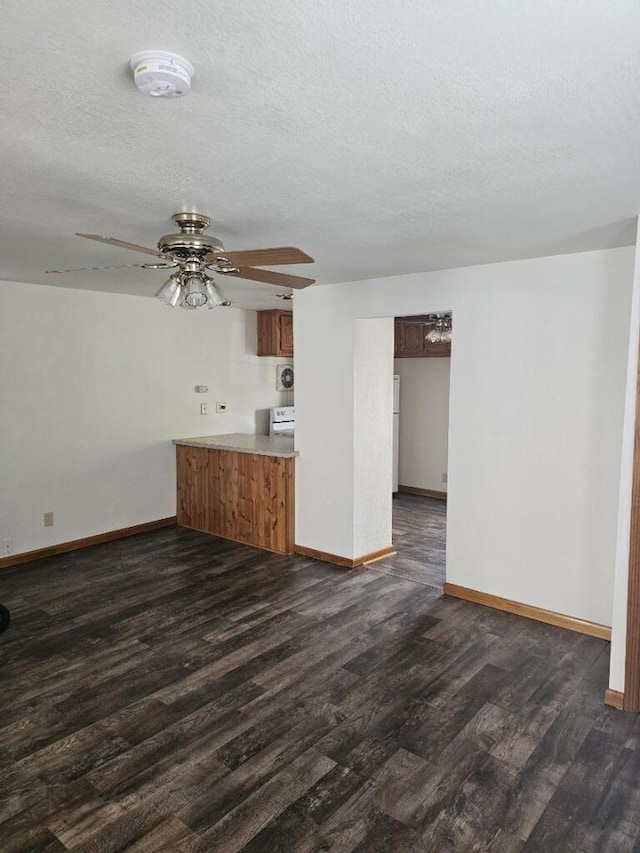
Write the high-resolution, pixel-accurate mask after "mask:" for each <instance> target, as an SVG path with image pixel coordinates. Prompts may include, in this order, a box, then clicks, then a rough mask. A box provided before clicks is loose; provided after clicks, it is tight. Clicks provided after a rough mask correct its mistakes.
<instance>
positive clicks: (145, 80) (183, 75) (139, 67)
mask: <svg viewBox="0 0 640 853" xmlns="http://www.w3.org/2000/svg"><path fill="white" fill-rule="evenodd" d="M129 65H130V66H131V70H132V71H133V79H134V81H135V84H136V86H137V87H138V89H139V90H140V91H141V92H142V94H143V95H151V97H152V98H179V97H180V96H181V95H186V94H188V93H189V92H190V91H191V78H192V77H193V75H194V72H195V69H194V67H193V65H192V64H191V63H190V62H189V60H188V59H184V58H183V57H182V56H178V55H177V54H176V53H168V52H167V51H166V50H141V51H140V52H139V53H134V54H133V56H132V57H131V59H130V60H129Z"/></svg>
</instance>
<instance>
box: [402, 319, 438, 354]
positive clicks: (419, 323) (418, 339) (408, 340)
mask: <svg viewBox="0 0 640 853" xmlns="http://www.w3.org/2000/svg"><path fill="white" fill-rule="evenodd" d="M432 328H433V321H429V320H428V319H427V318H426V317H424V318H422V317H396V346H395V357H396V358H445V357H447V356H450V355H451V344H450V343H449V344H431V343H429V342H428V341H427V340H426V337H427V335H428V334H429V332H430V331H431V329H432Z"/></svg>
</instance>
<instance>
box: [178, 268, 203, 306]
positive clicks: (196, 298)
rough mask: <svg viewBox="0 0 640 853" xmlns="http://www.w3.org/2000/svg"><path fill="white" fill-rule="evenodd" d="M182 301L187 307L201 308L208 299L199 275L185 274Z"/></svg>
mask: <svg viewBox="0 0 640 853" xmlns="http://www.w3.org/2000/svg"><path fill="white" fill-rule="evenodd" d="M182 286H183V288H184V301H185V304H186V305H188V306H189V308H201V307H202V306H203V305H206V303H207V300H208V298H209V297H208V295H207V291H206V289H205V283H204V281H203V280H202V278H201V277H200V276H199V275H187V276H186V277H185V279H184V282H183V285H182Z"/></svg>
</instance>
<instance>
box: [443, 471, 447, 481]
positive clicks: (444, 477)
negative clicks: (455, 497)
mask: <svg viewBox="0 0 640 853" xmlns="http://www.w3.org/2000/svg"><path fill="white" fill-rule="evenodd" d="M442 482H443V483H446V482H447V472H446V471H443V472H442Z"/></svg>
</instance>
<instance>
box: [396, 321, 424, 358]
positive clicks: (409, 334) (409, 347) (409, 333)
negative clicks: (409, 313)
mask: <svg viewBox="0 0 640 853" xmlns="http://www.w3.org/2000/svg"><path fill="white" fill-rule="evenodd" d="M425 333H426V328H425V325H424V323H397V324H396V357H398V356H400V357H402V356H416V355H422V353H423V352H424V336H425Z"/></svg>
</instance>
